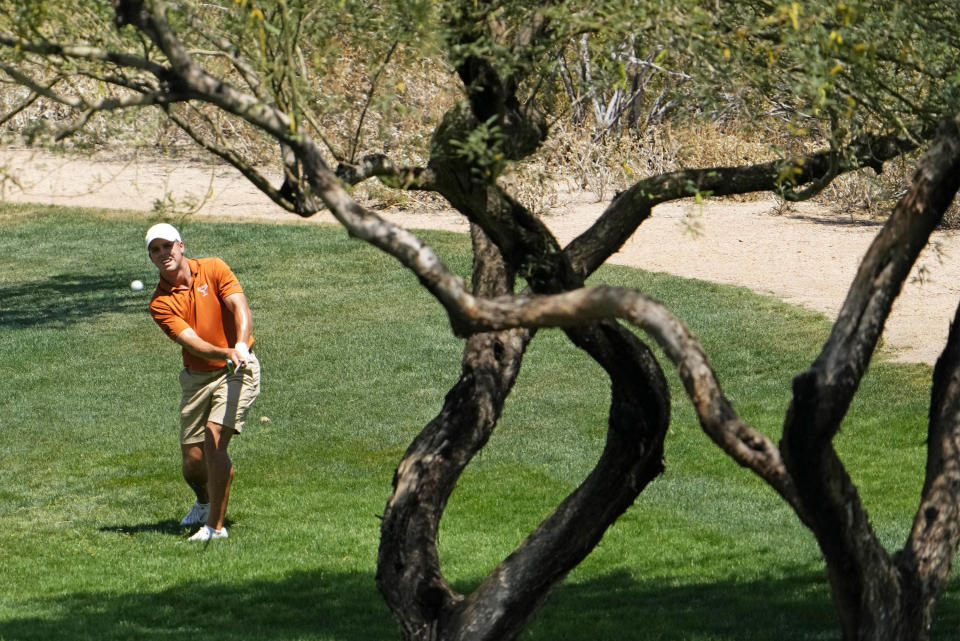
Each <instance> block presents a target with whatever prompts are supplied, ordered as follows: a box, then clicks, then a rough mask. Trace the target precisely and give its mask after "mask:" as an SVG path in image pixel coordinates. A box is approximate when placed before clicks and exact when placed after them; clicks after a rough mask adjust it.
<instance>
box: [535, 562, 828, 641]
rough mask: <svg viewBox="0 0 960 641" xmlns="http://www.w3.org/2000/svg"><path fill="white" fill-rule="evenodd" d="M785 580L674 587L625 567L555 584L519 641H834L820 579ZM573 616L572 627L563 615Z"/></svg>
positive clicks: (802, 574)
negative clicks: (546, 603) (637, 576)
mask: <svg viewBox="0 0 960 641" xmlns="http://www.w3.org/2000/svg"><path fill="white" fill-rule="evenodd" d="M786 574H787V576H786V577H783V578H769V579H761V580H757V581H740V580H735V579H731V580H725V581H711V582H705V583H695V582H694V583H685V584H680V585H677V584H674V583H675V582H674V581H672V580H670V579H663V580H639V581H638V580H636V579H635V578H633V576H632V575H631V574H630V573H629V572H628V571H627V570H621V571H617V572H612V573H610V574H608V575H606V576H603V577H601V578H598V579H594V580H590V581H585V582H582V583H567V584H564V585H562V586H560V587H559V588H558V589H557V591H556V592H555V593H554V595H553V596H552V597H551V600H550V603H549V606H548V607H547V608H545V610H544V611H543V613H542V614H541V616H540V617H539V618H538V619H537V620H535V621H534V622H533V624H532V625H531V628H530V630H529V631H528V632H527V634H525V635H524V636H523V637H522V638H523V639H524V640H525V641H530V640H533V639H537V640H541V639H542V640H544V641H546V640H547V639H560V638H562V639H564V641H597V640H610V641H630V640H633V639H636V640H638V641H640V640H645V639H657V640H658V641H687V640H689V639H710V640H712V641H721V640H723V641H742V640H743V639H751V640H754V641H782V640H783V639H791V640H802V641H813V640H815V639H816V640H821V639H832V640H838V639H839V637H840V629H839V624H838V619H837V615H836V610H835V609H834V606H833V603H832V602H831V600H830V595H829V589H828V587H827V583H826V577H825V576H824V574H823V573H822V572H811V571H810V570H809V569H806V568H797V569H795V570H794V571H791V570H789V569H788V570H786ZM571 612H576V613H577V614H576V622H574V621H573V620H571V617H570V613H571Z"/></svg>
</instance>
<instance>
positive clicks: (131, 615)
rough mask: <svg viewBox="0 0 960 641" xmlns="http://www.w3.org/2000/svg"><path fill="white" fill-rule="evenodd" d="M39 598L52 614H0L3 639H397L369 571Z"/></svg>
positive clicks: (390, 619)
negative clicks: (7, 616)
mask: <svg viewBox="0 0 960 641" xmlns="http://www.w3.org/2000/svg"><path fill="white" fill-rule="evenodd" d="M34 605H38V606H39V608H41V609H42V610H44V611H45V613H46V612H51V613H55V614H54V615H53V616H46V614H44V616H42V617H33V618H20V619H7V620H5V621H0V639H6V640H10V641H13V640H14V639H16V640H17V641H34V640H36V641H40V640H63V641H67V640H97V641H117V640H120V639H124V640H127V639H137V640H138V641H150V640H152V639H218V640H220V641H234V640H236V641H240V640H244V641H248V640H250V639H259V640H280V639H284V640H285V639H351V640H352V639H357V640H362V639H370V640H373V639H390V638H392V639H396V638H399V634H398V632H397V627H396V626H395V625H394V623H393V620H392V618H391V617H390V614H389V612H388V611H387V608H386V606H385V605H383V602H382V601H381V600H380V599H379V595H378V594H377V591H376V587H375V585H374V580H373V575H372V574H346V575H344V574H340V575H337V574H330V573H327V572H323V571H319V570H317V571H311V572H298V573H296V574H293V575H291V576H289V577H287V578H285V579H283V580H280V581H248V582H243V583H236V584H233V583H228V584H222V583H209V582H205V581H192V582H189V583H185V584H182V585H178V586H176V587H173V588H169V589H166V590H162V591H159V592H139V593H131V594H115V593H93V592H85V593H78V594H71V595H67V596H64V597H57V598H53V599H49V600H48V601H45V602H42V603H40V604H34Z"/></svg>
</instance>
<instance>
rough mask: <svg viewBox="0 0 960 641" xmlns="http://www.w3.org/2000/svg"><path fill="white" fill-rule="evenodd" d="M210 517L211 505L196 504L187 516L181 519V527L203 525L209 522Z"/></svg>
mask: <svg viewBox="0 0 960 641" xmlns="http://www.w3.org/2000/svg"><path fill="white" fill-rule="evenodd" d="M208 516H210V504H209V503H200V502H196V503H194V504H193V507H191V508H190V511H189V512H187V515H186V516H185V517H183V518H182V519H180V525H202V524H204V523H206V522H207V517H208Z"/></svg>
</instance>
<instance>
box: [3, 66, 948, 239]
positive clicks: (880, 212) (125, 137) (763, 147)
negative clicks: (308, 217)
mask: <svg viewBox="0 0 960 641" xmlns="http://www.w3.org/2000/svg"><path fill="white" fill-rule="evenodd" d="M339 60H340V63H341V64H336V65H333V66H331V67H330V68H329V69H328V70H327V72H326V73H325V74H323V75H321V76H318V77H317V78H315V79H314V82H315V84H316V99H315V101H314V104H313V107H314V108H315V110H314V115H313V118H314V119H315V124H316V125H317V127H318V128H319V129H320V130H323V131H324V132H326V134H327V135H326V136H324V139H325V140H327V141H328V142H329V143H330V148H331V149H330V154H329V158H328V160H329V161H330V162H331V164H333V165H336V163H337V162H339V161H341V160H344V161H358V160H359V159H360V158H361V157H362V156H363V155H364V154H367V153H374V152H377V153H384V154H387V155H388V156H389V157H391V158H392V159H393V160H394V162H395V163H397V164H399V165H403V164H409V165H423V164H424V163H425V162H426V161H427V158H428V154H429V142H430V141H429V137H430V134H431V132H432V131H433V129H434V128H435V127H436V125H437V124H438V123H439V122H440V120H441V118H442V117H443V114H444V113H445V112H446V111H447V110H448V109H449V108H450V107H451V106H452V105H453V104H454V102H455V101H456V100H458V99H460V97H461V91H460V89H459V88H458V86H457V85H456V82H455V74H453V73H451V70H450V69H448V68H446V67H444V65H443V64H442V63H439V62H437V61H435V60H432V59H427V58H421V57H418V56H417V55H416V52H398V54H397V55H396V56H395V57H394V59H393V61H392V63H393V64H391V65H388V66H387V67H386V68H385V69H384V70H383V72H382V73H381V74H380V75H379V76H378V77H377V78H376V79H374V78H373V77H372V76H371V75H370V72H369V68H370V67H369V65H362V64H355V60H354V59H353V58H352V57H351V56H350V55H347V54H346V53H343V54H342V55H341V57H340V59H339ZM374 80H375V81H374ZM78 82H82V80H78ZM78 88H79V89H82V87H79V86H78ZM27 96H28V92H27V90H26V89H24V88H22V87H18V86H16V85H10V84H8V85H3V86H0V115H3V116H6V115H8V114H11V113H12V115H11V116H10V117H9V118H8V119H7V120H6V123H5V124H4V125H3V127H0V142H2V143H3V144H6V145H16V144H23V143H24V142H28V143H33V142H34V141H40V140H43V138H44V136H45V135H49V134H50V133H51V132H54V131H56V130H58V129H60V128H63V127H65V126H67V125H69V124H70V123H71V122H72V119H73V118H74V117H75V115H74V114H71V113H70V111H69V110H68V109H67V108H66V107H65V106H63V105H60V104H58V103H55V102H52V101H50V100H47V99H44V98H40V99H37V100H35V101H34V102H33V103H32V104H30V106H29V107H28V108H26V109H23V110H21V111H16V107H17V105H19V104H21V103H22V102H23V101H24V100H25V99H26V98H27ZM365 107H369V108H366V109H365ZM179 113H180V114H181V115H182V117H184V118H185V119H186V120H187V121H188V122H190V123H191V125H192V126H194V127H196V128H197V129H198V130H199V131H201V132H204V134H205V135H206V136H207V137H209V138H210V139H214V140H219V141H223V140H230V141H231V142H232V144H234V146H236V147H237V148H238V150H239V151H240V152H241V153H242V154H243V156H244V157H245V158H247V159H248V160H249V161H250V162H252V163H253V164H256V165H261V166H276V164H277V161H278V158H279V153H278V152H279V150H278V148H277V146H276V144H275V143H274V142H273V141H271V140H265V139H263V138H262V137H260V136H257V135H256V132H254V131H252V130H251V129H250V128H249V125H247V124H246V123H244V122H242V121H238V120H237V119H228V118H224V117H223V115H222V114H219V113H216V112H215V111H201V110H199V109H197V108H195V107H184V108H180V112H179ZM361 114H363V116H362V120H361ZM774 131H776V130H775V129H774V128H773V127H771V128H768V129H759V128H758V126H757V124H756V123H751V127H750V128H745V127H740V126H739V123H735V122H733V123H731V122H727V123H719V122H690V123H684V124H678V123H672V122H664V123H661V124H658V125H656V126H650V127H648V128H647V129H646V130H645V131H643V132H636V131H634V132H608V133H606V134H605V135H603V136H600V137H599V138H595V137H594V134H593V132H592V131H591V129H590V127H578V126H573V125H570V124H568V123H566V122H564V121H558V122H557V123H555V125H554V127H553V130H552V132H551V134H552V135H551V137H550V138H549V140H547V141H546V143H545V144H544V146H543V148H542V149H541V150H540V151H539V152H538V153H537V154H536V155H534V156H532V157H531V158H529V159H528V160H526V161H524V162H523V163H520V164H518V165H516V166H515V167H513V168H512V169H511V170H510V171H509V172H508V173H507V174H506V175H504V176H503V177H502V178H501V184H503V185H504V186H505V187H507V188H509V189H510V190H511V193H513V194H515V195H516V196H517V197H518V198H519V199H520V200H521V201H522V202H524V203H525V204H526V205H527V206H529V207H530V208H531V209H533V210H534V211H535V212H537V213H538V214H548V213H551V212H562V211H563V209H564V207H565V206H567V205H569V204H571V203H575V202H580V203H582V202H585V201H593V202H604V201H609V200H610V199H611V198H612V197H613V196H614V195H615V194H616V193H617V192H619V191H622V190H624V189H626V188H628V187H629V186H630V185H632V184H634V183H635V182H636V181H638V180H641V179H643V178H647V177H650V176H654V175H657V174H662V173H666V172H672V171H677V170H681V169H685V168H695V167H711V166H736V165H746V164H749V163H753V162H764V161H768V160H773V159H775V158H777V157H784V156H788V155H792V154H796V153H803V152H807V151H812V150H814V149H818V148H823V146H824V145H823V143H822V141H818V140H815V139H812V138H809V137H807V138H797V137H792V136H786V135H779V136H778V135H775V134H773V133H772V132H774ZM330 132H333V134H332V136H333V137H331V134H330ZM56 147H57V148H60V149H64V150H67V151H82V152H91V151H97V152H100V153H107V154H111V155H114V156H115V157H117V158H118V159H122V158H129V157H131V156H132V155H134V154H137V155H138V156H141V157H142V156H143V155H144V154H150V153H156V154H160V155H163V156H167V157H176V158H190V159H193V158H197V157H201V156H203V155H204V152H202V151H201V150H200V149H199V148H198V147H197V146H196V145H195V144H194V142H193V141H192V140H191V139H190V137H189V136H187V134H185V133H184V132H183V131H182V130H181V129H179V128H178V127H176V126H174V125H173V124H172V123H171V122H170V121H169V120H167V119H165V117H164V114H163V113H162V112H160V111H159V110H142V111H140V112H130V113H128V114H120V116H119V117H118V116H117V114H99V115H97V116H94V117H93V118H91V120H90V121H89V122H88V123H87V124H86V126H85V127H84V128H83V129H81V130H79V131H77V132H75V133H74V134H73V135H72V136H70V137H69V138H67V139H65V140H64V141H62V142H61V143H59V144H58V145H57V146H56ZM914 161H915V158H912V157H911V158H904V159H899V160H895V161H891V162H889V163H887V165H886V166H885V167H884V171H883V173H881V174H879V175H877V174H874V172H873V171H872V170H869V169H865V170H861V171H858V172H854V173H851V174H845V175H843V176H840V177H839V178H837V179H836V180H834V181H833V182H832V183H831V184H830V185H829V186H828V187H827V189H825V190H824V192H823V193H822V194H820V195H818V196H817V197H816V198H815V199H814V202H815V203H817V204H818V205H820V206H821V207H822V208H823V209H824V210H827V211H832V212H835V213H837V215H841V214H842V215H844V216H851V215H853V216H865V217H872V218H879V217H884V216H886V215H887V214H888V213H889V211H890V209H891V208H892V206H893V205H894V204H895V202H896V200H897V199H898V198H899V196H900V195H901V194H902V193H903V190H904V189H905V188H906V185H907V184H908V182H909V178H910V175H911V172H912V166H913V163H914ZM355 195H356V197H357V198H358V200H360V201H361V202H363V203H364V204H366V205H368V206H370V207H372V208H376V209H393V210H412V209H417V210H424V209H426V210H428V211H432V210H439V209H443V208H444V207H445V203H444V202H443V201H442V200H440V199H439V198H437V197H436V196H434V195H432V194H424V193H419V192H398V191H397V190H393V189H389V188H386V187H384V186H382V185H381V184H380V183H379V182H377V181H375V180H373V181H368V182H367V183H364V184H363V185H361V186H360V187H358V188H357V189H356V190H355ZM704 196H707V197H708V196H709V194H704ZM769 197H770V195H769V194H766V193H763V194H753V195H745V196H741V197H737V198H736V200H757V199H767V198H769ZM775 202H777V205H776V206H775V207H774V208H773V209H772V211H773V212H774V213H785V212H789V211H790V207H791V206H790V204H789V203H785V202H782V201H775ZM944 227H949V228H960V213H958V210H957V207H956V206H954V207H952V208H951V210H950V211H949V212H948V214H947V217H946V219H945V221H944Z"/></svg>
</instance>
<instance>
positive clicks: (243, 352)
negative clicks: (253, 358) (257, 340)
mask: <svg viewBox="0 0 960 641" xmlns="http://www.w3.org/2000/svg"><path fill="white" fill-rule="evenodd" d="M233 349H234V350H235V351H236V352H237V357H238V358H237V361H236V363H237V369H240V368H241V367H243V366H244V365H246V364H247V361H249V360H250V348H249V347H248V346H247V344H246V343H244V342H243V341H237V344H236V345H234V346H233Z"/></svg>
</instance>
